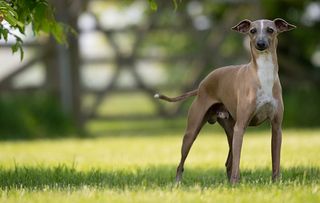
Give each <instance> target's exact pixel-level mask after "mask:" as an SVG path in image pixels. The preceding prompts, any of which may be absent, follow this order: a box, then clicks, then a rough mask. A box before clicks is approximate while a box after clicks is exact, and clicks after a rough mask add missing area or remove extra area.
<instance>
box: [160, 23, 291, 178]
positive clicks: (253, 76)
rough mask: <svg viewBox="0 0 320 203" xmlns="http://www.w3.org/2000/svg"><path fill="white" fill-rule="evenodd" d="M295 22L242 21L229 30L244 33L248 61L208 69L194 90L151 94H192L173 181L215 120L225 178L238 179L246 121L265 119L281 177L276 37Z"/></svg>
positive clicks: (274, 163)
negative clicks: (223, 139)
mask: <svg viewBox="0 0 320 203" xmlns="http://www.w3.org/2000/svg"><path fill="white" fill-rule="evenodd" d="M295 27H296V26H294V25H291V24H289V23H287V22H286V21H285V20H283V19H280V18H276V19H275V20H273V21H271V20H256V21H253V22H251V21H250V20H247V19H246V20H243V21H241V22H240V23H238V24H237V25H236V26H234V27H232V30H234V31H237V32H240V33H242V34H245V35H247V36H249V38H250V49H251V60H250V62H249V63H248V64H244V65H234V66H226V67H222V68H218V69H215V70H214V71H212V72H211V73H210V74H209V75H208V76H207V77H206V78H205V79H204V80H202V82H201V83H200V85H199V87H198V89H196V90H193V91H190V92H187V93H185V94H183V95H181V96H178V97H175V98H170V97H167V96H165V95H161V94H156V95H155V98H159V99H163V100H166V101H169V102H176V101H181V100H184V99H186V98H188V97H191V96H197V97H196V98H195V100H194V101H193V103H192V105H191V107H190V109H189V113H188V121H187V127H186V131H185V134H184V138H183V142H182V149H181V161H180V164H179V166H178V168H177V174H176V182H177V183H179V182H180V181H181V179H182V173H183V170H184V163H185V160H186V158H187V156H188V153H189V150H190V148H191V146H192V144H193V142H194V140H195V139H196V137H197V135H198V133H199V132H200V130H201V128H202V126H203V125H204V124H205V123H206V122H209V123H210V124H213V123H215V122H216V121H217V122H218V123H219V124H220V125H221V126H222V128H223V129H224V130H225V133H226V135H227V138H228V145H229V153H228V157H227V160H226V163H225V166H226V172H227V177H228V180H229V181H230V183H231V184H235V183H237V182H239V178H240V171H239V164H240V154H241V147H242V140H243V135H244V132H245V130H246V128H247V127H248V126H257V125H259V124H261V123H262V122H264V121H265V120H269V121H270V122H271V126H272V139H271V149H272V150H271V154H272V179H273V180H277V179H278V178H279V177H280V151H281V140H282V132H281V125H282V119H283V110H284V107H283V101H282V90H281V84H280V80H279V76H278V69H279V68H278V62H277V53H276V48H277V43H278V40H277V36H278V34H279V33H282V32H285V31H289V30H292V29H294V28H295Z"/></svg>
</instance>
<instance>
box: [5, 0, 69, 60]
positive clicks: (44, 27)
mask: <svg viewBox="0 0 320 203" xmlns="http://www.w3.org/2000/svg"><path fill="white" fill-rule="evenodd" d="M3 20H5V21H6V22H7V23H8V24H9V27H8V26H6V24H5V23H4V21H3ZM28 25H31V26H32V29H33V32H34V34H35V35H37V34H39V33H40V32H45V33H48V34H52V36H53V37H54V38H55V39H56V40H57V41H58V42H59V43H66V35H65V33H66V31H67V29H69V28H68V27H67V26H66V25H64V24H62V23H59V22H57V21H56V20H55V17H54V10H53V8H52V7H51V6H50V4H49V3H48V1H47V0H11V1H6V0H0V39H2V38H3V39H4V40H5V41H7V40H8V35H12V36H13V37H15V39H16V42H15V44H14V45H12V47H11V48H12V52H13V53H15V52H17V51H20V54H21V60H22V59H23V49H22V43H23V41H22V39H21V37H20V36H18V35H17V34H15V33H14V32H13V30H14V29H17V30H19V32H20V33H21V34H25V30H26V26H28Z"/></svg>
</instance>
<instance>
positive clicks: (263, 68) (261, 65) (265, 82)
mask: <svg viewBox="0 0 320 203" xmlns="http://www.w3.org/2000/svg"><path fill="white" fill-rule="evenodd" d="M257 65H258V78H259V81H260V85H261V87H260V88H259V89H258V91H257V109H256V110H257V111H259V109H260V108H261V107H263V106H265V105H266V104H268V106H270V107H271V108H272V109H273V108H274V107H275V105H276V102H275V99H274V97H273V92H272V89H273V85H274V81H275V77H276V73H275V67H274V64H273V61H272V56H271V54H261V55H260V56H259V57H258V58H257Z"/></svg>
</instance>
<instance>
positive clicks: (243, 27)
mask: <svg viewBox="0 0 320 203" xmlns="http://www.w3.org/2000/svg"><path fill="white" fill-rule="evenodd" d="M250 26H251V21H250V20H247V19H245V20H243V21H241V22H240V23H238V24H237V25H235V26H233V27H232V28H231V29H232V30H234V31H237V32H240V33H244V34H246V33H248V31H249V29H250Z"/></svg>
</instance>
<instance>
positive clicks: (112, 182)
mask: <svg viewBox="0 0 320 203" xmlns="http://www.w3.org/2000/svg"><path fill="white" fill-rule="evenodd" d="M174 175H175V167H173V166H154V167H148V168H137V169H121V170H110V171H109V170H100V169H91V170H88V171H79V170H76V169H75V168H73V167H68V166H65V165H61V166H56V167H51V168H45V167H21V166H17V167H15V168H14V169H4V168H0V188H2V189H14V188H25V189H38V190H41V189H44V188H52V189H64V188H81V187H84V186H88V187H97V188H110V189H130V188H146V189H152V188H170V187H174V186H175V184H174ZM241 175H242V178H241V184H248V185H259V186H261V185H270V184H273V183H272V181H271V178H270V176H271V171H270V169H256V170H243V171H242V173H241ZM319 182H320V168H316V167H295V168H289V169H284V170H282V179H281V181H280V182H279V183H276V184H285V185H286V184H301V185H309V184H314V183H316V184H318V183H319ZM221 185H229V183H228V181H227V178H226V175H225V171H224V170H223V169H214V168H211V169H200V168H187V169H186V171H185V173H184V179H183V182H182V184H181V187H185V188H191V187H195V186H197V187H201V188H209V187H211V188H214V187H218V186H221Z"/></svg>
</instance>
